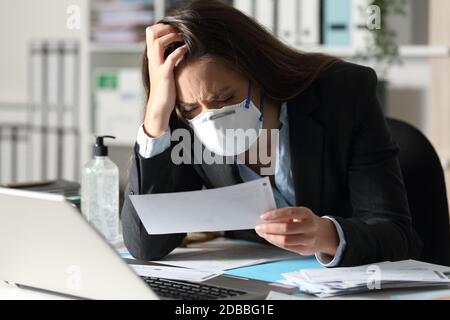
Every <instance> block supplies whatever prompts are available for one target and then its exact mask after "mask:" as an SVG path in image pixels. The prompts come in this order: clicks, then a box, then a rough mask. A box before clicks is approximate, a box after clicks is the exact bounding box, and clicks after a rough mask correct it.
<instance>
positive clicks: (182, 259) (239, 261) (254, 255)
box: [155, 238, 299, 272]
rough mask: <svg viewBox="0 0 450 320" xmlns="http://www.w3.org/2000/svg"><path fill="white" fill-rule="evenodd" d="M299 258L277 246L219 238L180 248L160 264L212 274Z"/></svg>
mask: <svg viewBox="0 0 450 320" xmlns="http://www.w3.org/2000/svg"><path fill="white" fill-rule="evenodd" d="M298 257H299V255H298V254H295V253H293V252H290V251H287V250H283V249H280V248H277V247H274V246H270V245H264V244H259V243H253V242H248V241H237V240H229V239H223V238H219V239H216V240H213V241H208V242H205V243H199V244H196V245H192V246H190V247H189V248H176V249H175V250H173V251H172V252H171V253H170V254H169V255H168V256H166V257H164V258H163V259H161V260H158V261H155V262H157V263H161V264H165V265H172V266H178V267H184V268H190V269H196V270H203V271H209V272H223V271H225V270H229V269H235V268H240V267H245V266H250V265H255V264H260V263H265V262H270V261H278V260H287V259H295V258H298Z"/></svg>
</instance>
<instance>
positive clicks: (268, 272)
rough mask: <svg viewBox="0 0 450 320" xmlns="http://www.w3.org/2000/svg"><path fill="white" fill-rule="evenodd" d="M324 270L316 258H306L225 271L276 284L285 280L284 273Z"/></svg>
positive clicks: (229, 273) (233, 274) (228, 273)
mask: <svg viewBox="0 0 450 320" xmlns="http://www.w3.org/2000/svg"><path fill="white" fill-rule="evenodd" d="M318 268H324V267H323V266H322V265H321V264H320V263H319V262H317V260H316V258H315V257H304V258H300V259H290V260H283V261H275V262H268V263H262V264H257V265H253V266H248V267H242V268H236V269H231V270H227V271H225V273H224V274H227V275H231V276H237V277H243V278H249V279H256V280H263V281H269V282H275V281H278V280H283V279H284V278H283V276H282V275H281V274H282V273H285V272H293V271H298V270H300V269H318Z"/></svg>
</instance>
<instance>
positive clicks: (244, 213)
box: [130, 177, 276, 234]
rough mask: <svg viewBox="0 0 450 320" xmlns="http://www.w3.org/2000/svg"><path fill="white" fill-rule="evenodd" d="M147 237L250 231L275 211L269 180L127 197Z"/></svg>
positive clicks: (263, 179)
mask: <svg viewBox="0 0 450 320" xmlns="http://www.w3.org/2000/svg"><path fill="white" fill-rule="evenodd" d="M130 199H131V202H132V203H133V205H134V208H135V209H136V212H137V214H138V215H139V218H141V221H142V223H143V224H144V226H145V229H146V230H147V232H148V234H168V233H183V232H204V231H226V230H244V229H253V228H254V227H255V226H256V225H257V224H258V222H259V216H260V215H261V214H262V213H264V212H265V211H268V210H272V209H275V208H276V205H275V199H274V197H273V193H272V187H271V185H270V181H269V178H267V177H266V178H262V179H258V180H254V181H250V182H246V183H241V184H237V185H233V186H229V187H224V188H217V189H209V190H202V191H190V192H176V193H164V194H146V195H131V196H130Z"/></svg>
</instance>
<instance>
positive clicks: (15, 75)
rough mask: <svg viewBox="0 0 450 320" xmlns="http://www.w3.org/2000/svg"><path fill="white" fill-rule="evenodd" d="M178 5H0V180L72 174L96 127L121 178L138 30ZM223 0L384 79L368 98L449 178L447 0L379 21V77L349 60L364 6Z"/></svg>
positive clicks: (344, 0) (355, 51)
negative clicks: (429, 148)
mask: <svg viewBox="0 0 450 320" xmlns="http://www.w3.org/2000/svg"><path fill="white" fill-rule="evenodd" d="M180 2H181V3H182V2H183V1H164V0H37V1H31V0H15V1H2V2H1V3H0V39H1V44H0V46H1V50H0V70H1V72H0V183H10V182H24V181H30V180H42V179H56V178H63V179H67V180H75V181H79V178H80V176H79V173H80V170H79V168H80V166H81V165H82V164H83V163H85V162H86V161H87V160H88V159H89V158H90V153H91V146H92V143H93V141H94V138H93V136H94V134H96V133H98V134H113V135H116V136H117V138H118V139H117V140H116V141H115V142H110V144H111V146H112V148H111V158H112V159H113V161H115V162H116V163H117V164H118V165H119V167H120V170H121V171H120V172H121V185H122V186H123V185H124V184H125V181H126V168H127V166H128V161H129V158H130V153H131V147H132V145H133V143H134V139H135V136H136V132H137V127H138V125H139V122H140V121H141V117H142V111H143V108H144V104H145V101H144V96H143V90H142V85H141V82H140V72H139V67H140V59H141V56H142V54H143V50H144V45H143V43H142V39H143V38H142V36H143V30H144V26H145V25H149V24H152V23H153V21H155V20H157V19H158V18H160V17H162V16H163V15H164V14H165V13H166V12H167V11H169V10H170V9H171V8H172V7H176V6H177V4H178V3H180ZM229 2H230V3H233V4H234V5H235V6H236V7H237V8H239V9H240V10H242V11H244V12H245V13H247V14H249V15H251V16H253V17H255V18H256V19H257V20H258V21H259V22H261V23H262V24H263V25H264V26H266V27H267V28H268V29H270V30H271V31H272V32H274V33H275V34H276V35H277V36H279V37H280V38H281V39H282V40H283V41H285V42H287V43H289V44H290V45H293V46H295V47H297V48H298V49H301V50H305V51H318V52H325V53H328V54H331V55H336V56H339V57H342V58H344V59H347V60H350V61H355V62H358V63H362V64H366V65H369V66H372V67H374V68H375V69H376V70H377V72H378V73H379V76H380V78H381V79H385V80H386V81H387V83H386V85H385V86H383V88H385V90H382V92H381V93H380V99H382V100H383V101H385V102H383V105H384V107H385V112H386V115H387V116H389V117H393V118H397V119H401V120H404V121H406V122H408V123H410V124H412V125H414V126H415V127H417V128H419V129H420V130H421V131H422V132H423V133H424V134H425V135H426V136H427V137H428V138H429V139H430V140H431V141H432V142H433V144H434V146H435V148H436V149H437V151H438V153H439V156H440V158H441V161H442V164H443V166H444V168H445V169H446V174H447V177H448V178H449V179H448V181H450V165H449V164H450V128H449V124H450V33H449V32H448V30H450V22H449V20H448V15H449V14H450V2H449V1H447V0H406V1H405V3H404V6H403V9H404V12H405V14H404V15H394V14H391V15H390V16H389V17H388V18H387V23H388V25H389V27H390V28H391V29H392V30H395V31H396V33H397V36H396V38H395V40H394V41H395V43H396V44H397V45H398V46H399V60H400V62H399V63H395V64H392V65H391V66H390V67H389V69H388V70H387V72H385V70H384V69H383V68H381V66H380V64H379V63H378V62H377V61H376V60H374V59H368V60H361V58H360V57H359V56H360V54H361V52H363V53H364V48H365V47H364V45H363V41H362V40H361V39H362V38H363V37H364V34H362V33H361V30H359V29H358V26H359V25H360V24H361V21H364V20H365V18H364V12H361V6H362V7H363V8H364V7H367V5H368V4H370V3H372V2H374V1H370V0H324V1H320V0H235V1H229ZM375 2H376V3H383V1H375ZM398 2H399V3H400V2H402V0H398ZM77 18H80V20H79V21H78V20H77ZM78 22H79V24H78ZM382 27H383V26H382ZM366 36H367V35H366ZM24 155H25V156H24Z"/></svg>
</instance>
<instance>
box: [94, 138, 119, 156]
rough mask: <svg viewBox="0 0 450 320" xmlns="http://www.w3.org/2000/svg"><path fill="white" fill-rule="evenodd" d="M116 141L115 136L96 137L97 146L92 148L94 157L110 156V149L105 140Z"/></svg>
mask: <svg viewBox="0 0 450 320" xmlns="http://www.w3.org/2000/svg"><path fill="white" fill-rule="evenodd" d="M105 138H108V139H115V138H116V137H114V136H96V137H95V145H94V147H93V148H92V155H94V156H96V157H106V156H107V155H108V147H107V146H105V144H104V139H105Z"/></svg>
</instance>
